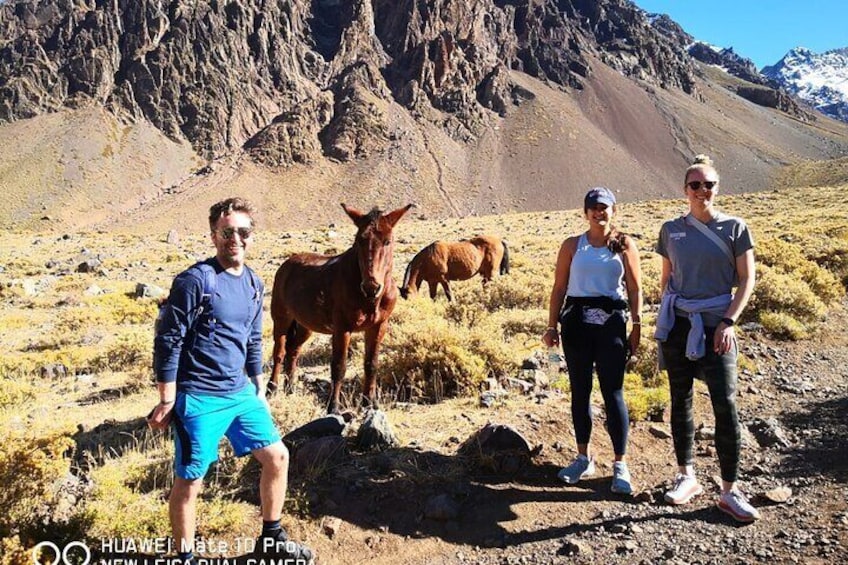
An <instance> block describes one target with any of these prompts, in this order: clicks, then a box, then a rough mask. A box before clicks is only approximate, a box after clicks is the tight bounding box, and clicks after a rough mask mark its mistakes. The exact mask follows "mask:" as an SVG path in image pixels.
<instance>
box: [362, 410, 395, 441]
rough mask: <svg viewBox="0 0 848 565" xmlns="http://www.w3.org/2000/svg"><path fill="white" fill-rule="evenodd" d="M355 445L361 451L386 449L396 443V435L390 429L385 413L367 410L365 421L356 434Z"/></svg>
mask: <svg viewBox="0 0 848 565" xmlns="http://www.w3.org/2000/svg"><path fill="white" fill-rule="evenodd" d="M356 445H357V447H358V448H359V449H361V450H362V451H371V450H374V449H388V448H390V447H395V446H397V445H398V439H397V436H395V432H394V430H393V429H392V426H391V424H389V420H388V418H387V417H386V413H385V412H383V411H382V410H369V411H368V414H367V415H366V416H365V421H364V422H362V425H361V426H360V427H359V432H358V433H357V435H356Z"/></svg>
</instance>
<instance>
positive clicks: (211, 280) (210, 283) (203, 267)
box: [195, 261, 218, 316]
mask: <svg viewBox="0 0 848 565" xmlns="http://www.w3.org/2000/svg"><path fill="white" fill-rule="evenodd" d="M195 267H197V268H198V269H199V270H200V272H201V273H202V274H203V295H202V296H201V298H200V305H198V307H197V315H198V316H200V315H201V314H203V312H205V311H206V310H211V308H212V300H213V299H214V298H215V292H216V291H217V290H218V273H217V272H216V271H215V267H213V266H212V264H211V263H209V261H201V262H199V263H197V264H195Z"/></svg>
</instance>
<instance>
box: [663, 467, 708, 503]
mask: <svg viewBox="0 0 848 565" xmlns="http://www.w3.org/2000/svg"><path fill="white" fill-rule="evenodd" d="M702 492H704V488H703V487H702V486H701V484H700V483H699V482H698V479H697V478H695V475H684V474H683V473H677V476H676V477H674V484H673V485H672V487H671V490H670V491H668V492H667V493H665V501H666V502H668V503H669V504H674V505H677V504H686V503H687V502H689V501H690V500H692V498H693V497H696V496H698V495H699V494H701V493H702Z"/></svg>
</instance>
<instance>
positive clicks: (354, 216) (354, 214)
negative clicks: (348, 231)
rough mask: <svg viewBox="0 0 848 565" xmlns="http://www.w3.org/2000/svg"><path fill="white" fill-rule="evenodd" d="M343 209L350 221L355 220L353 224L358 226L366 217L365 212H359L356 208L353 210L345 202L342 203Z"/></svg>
mask: <svg viewBox="0 0 848 565" xmlns="http://www.w3.org/2000/svg"><path fill="white" fill-rule="evenodd" d="M342 209H343V210H344V211H345V213H346V214H347V215H348V216H350V219H351V220H353V223H354V224H356V225H357V226H358V225H359V222H361V221H362V218H363V217H364V216H365V213H364V212H362V211H360V210H357V209H356V208H351V207H349V206H348V205H347V204H345V203H344V202H342Z"/></svg>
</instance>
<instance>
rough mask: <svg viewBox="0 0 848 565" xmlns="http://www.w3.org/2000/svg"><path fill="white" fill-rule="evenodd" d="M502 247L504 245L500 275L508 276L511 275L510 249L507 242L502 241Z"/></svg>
mask: <svg viewBox="0 0 848 565" xmlns="http://www.w3.org/2000/svg"><path fill="white" fill-rule="evenodd" d="M501 245H503V248H504V254H503V259H501V268H500V274H502V275H506V274H508V273H509V247H508V246H507V244H506V242H505V241H501Z"/></svg>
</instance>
